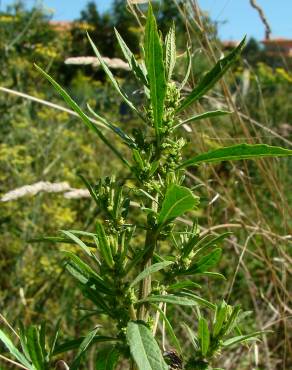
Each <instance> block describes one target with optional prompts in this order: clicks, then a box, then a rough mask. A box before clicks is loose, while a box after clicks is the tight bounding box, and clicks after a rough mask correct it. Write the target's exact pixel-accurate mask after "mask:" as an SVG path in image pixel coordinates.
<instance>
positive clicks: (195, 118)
mask: <svg viewBox="0 0 292 370" xmlns="http://www.w3.org/2000/svg"><path fill="white" fill-rule="evenodd" d="M231 113H232V112H228V111H225V110H214V111H211V112H205V113H202V114H197V115H195V116H192V117H190V118H188V119H186V120H185V121H182V122H180V123H178V124H177V125H176V126H174V127H173V128H174V129H176V128H178V127H180V126H182V125H185V124H186V123H189V122H195V121H200V120H202V119H207V118H214V117H220V116H226V115H227V114H231Z"/></svg>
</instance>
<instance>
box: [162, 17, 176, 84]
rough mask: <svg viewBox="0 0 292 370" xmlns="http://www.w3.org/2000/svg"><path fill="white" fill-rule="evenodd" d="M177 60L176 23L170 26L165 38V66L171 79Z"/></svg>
mask: <svg viewBox="0 0 292 370" xmlns="http://www.w3.org/2000/svg"><path fill="white" fill-rule="evenodd" d="M175 62H176V46H175V25H174V23H173V24H172V26H171V27H170V30H169V32H168V34H167V35H166V38H165V67H166V79H167V80H168V81H170V79H171V76H172V73H173V70H174V67H175Z"/></svg>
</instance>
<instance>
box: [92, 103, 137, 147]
mask: <svg viewBox="0 0 292 370" xmlns="http://www.w3.org/2000/svg"><path fill="white" fill-rule="evenodd" d="M87 108H88V110H89V112H90V113H91V114H92V115H93V116H94V117H95V118H96V119H98V120H99V121H101V122H102V123H103V124H104V125H105V126H106V127H107V128H108V129H110V130H111V131H112V132H114V133H115V134H116V135H118V136H119V138H120V139H122V140H123V142H124V144H126V145H127V146H128V147H130V148H134V147H136V143H135V141H134V140H133V139H132V138H131V137H130V136H129V135H127V134H126V133H125V132H124V131H123V130H122V129H121V128H120V127H118V126H115V125H113V124H112V123H111V122H109V121H108V120H107V119H105V118H104V117H101V116H100V115H99V114H97V113H96V112H95V111H94V110H93V109H92V108H91V106H90V105H89V104H87Z"/></svg>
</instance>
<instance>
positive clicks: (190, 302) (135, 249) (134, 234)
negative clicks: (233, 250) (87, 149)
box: [2, 5, 292, 370]
mask: <svg viewBox="0 0 292 370" xmlns="http://www.w3.org/2000/svg"><path fill="white" fill-rule="evenodd" d="M116 35H117V39H118V42H119V44H120V47H121V49H122V52H123V54H124V57H125V59H126V60H127V61H128V63H129V66H130V68H131V70H132V71H133V73H134V75H135V77H136V78H137V80H138V82H139V83H140V84H142V85H143V88H144V92H145V98H146V103H145V107H144V108H143V109H141V110H140V109H138V108H137V107H135V106H134V105H133V103H132V102H131V101H130V99H129V98H128V97H127V96H126V95H125V93H124V92H123V91H122V90H121V88H120V86H119V84H118V82H117V81H116V80H115V78H114V76H113V75H112V73H111V72H110V70H109V69H108V67H107V66H106V64H105V63H104V61H103V59H102V58H101V56H100V54H99V51H98V50H97V49H96V47H95V45H94V44H93V42H92V41H91V39H90V37H89V41H90V43H91V44H92V47H93V49H94V51H95V53H96V56H97V58H98V59H99V61H100V63H101V65H102V67H103V69H104V71H105V72H106V74H107V76H108V78H109V79H110V80H111V82H112V83H113V86H114V87H115V89H116V90H117V91H118V93H119V94H120V95H121V97H122V98H123V99H124V101H125V102H126V104H128V105H129V107H130V108H131V109H132V110H133V111H134V112H135V113H136V114H137V116H138V117H139V118H140V119H141V121H142V123H141V127H138V128H136V129H134V130H133V132H132V133H131V134H130V133H127V132H124V131H123V130H122V129H121V128H120V127H117V126H116V125H114V124H112V123H111V122H109V121H108V120H107V119H106V118H104V117H101V116H100V115H98V114H96V113H94V112H93V111H92V109H91V108H90V109H89V112H90V113H89V114H91V115H94V118H95V119H98V120H99V121H100V122H101V123H102V124H103V125H104V126H105V127H107V128H108V129H109V130H111V131H112V132H113V133H114V134H116V136H117V138H118V139H120V140H121V141H122V142H123V144H124V145H125V146H126V147H127V148H128V152H129V156H128V157H127V158H126V157H125V156H123V155H122V154H121V152H120V151H119V149H118V148H117V147H116V146H115V145H114V144H113V143H112V142H111V141H109V139H108V138H107V137H106V136H105V134H104V132H103V131H102V130H101V129H100V128H99V126H96V125H95V124H94V122H93V121H92V120H91V118H90V117H91V116H90V115H89V114H86V113H84V112H83V111H82V109H81V108H80V107H79V106H78V105H77V104H76V103H75V102H74V101H73V100H72V98H71V97H70V96H69V95H68V94H67V93H66V92H65V91H64V90H63V89H62V87H61V86H60V85H59V84H58V83H57V82H56V81H55V80H53V78H52V77H50V76H49V75H48V74H47V73H46V72H44V71H43V70H42V69H41V68H40V67H37V69H38V70H39V71H40V72H41V73H42V74H43V75H44V76H45V77H46V78H47V79H48V80H49V81H50V82H51V83H52V85H53V86H54V87H55V88H56V90H57V91H58V92H59V93H60V94H61V95H62V96H63V98H64V100H65V101H66V102H67V103H68V105H69V106H70V107H71V108H72V109H73V110H74V111H75V112H76V113H77V114H78V115H79V116H80V118H81V119H82V121H83V122H84V123H85V124H86V125H87V126H88V127H89V128H90V129H91V130H93V131H94V132H95V133H96V134H97V135H98V137H99V138H100V139H101V140H102V142H103V143H104V144H105V145H106V146H108V147H109V148H110V149H111V150H112V151H113V153H114V154H115V155H116V156H117V158H118V159H119V160H120V161H121V162H122V164H123V165H124V166H125V169H126V171H127V176H128V175H129V174H130V175H131V177H132V186H131V187H130V186H128V185H127V183H125V181H124V180H123V179H121V180H117V179H116V178H115V177H114V176H112V177H110V178H105V179H100V180H99V181H98V182H97V184H96V185H91V184H90V183H89V182H88V181H87V180H85V179H84V178H83V177H82V179H83V181H84V183H85V184H86V186H87V188H88V190H89V192H90V194H91V196H92V199H93V200H94V201H95V202H96V205H97V208H98V209H99V211H100V212H101V215H102V217H100V218H99V219H98V220H97V221H96V230H95V232H93V233H90V232H85V231H78V230H67V231H62V236H61V237H57V238H47V239H46V238H44V240H47V241H49V242H58V243H59V242H61V243H66V244H74V245H77V246H78V247H80V249H81V252H82V253H83V257H82V258H80V257H79V254H77V253H75V252H72V250H66V251H65V252H64V255H65V257H66V261H67V263H66V268H67V270H68V271H69V272H70V273H71V274H72V275H73V277H74V278H75V279H76V280H77V281H78V285H79V287H80V289H81V291H82V293H83V294H84V296H85V297H86V298H87V299H88V300H89V301H91V302H92V303H93V304H94V306H95V309H94V311H93V312H92V314H93V315H104V316H106V317H107V318H108V320H110V321H111V322H112V323H114V325H113V328H112V333H113V334H112V335H109V334H108V333H105V334H106V335H104V334H102V335H98V334H99V332H100V331H102V330H103V329H102V328H99V327H96V328H95V329H93V330H92V331H91V332H90V333H89V334H88V335H87V336H86V337H84V338H78V339H76V340H73V341H72V342H66V343H64V344H61V345H57V346H56V347H55V349H54V351H53V354H55V355H59V354H60V353H64V352H67V351H69V350H71V349H76V348H78V352H77V355H76V357H75V359H74V360H73V362H72V364H71V366H70V368H71V369H78V368H79V366H80V364H81V363H82V357H83V356H84V355H85V354H86V351H87V349H88V348H89V346H90V345H91V344H93V343H94V342H104V343H109V344H108V345H107V346H106V347H103V348H102V349H101V350H100V351H97V354H96V368H97V369H114V368H115V367H116V365H117V363H118V362H119V360H121V361H122V360H125V359H126V360H129V361H130V363H131V366H132V368H135V367H138V368H139V369H142V370H144V369H145V370H146V369H147V370H150V369H155V370H159V369H167V368H168V367H169V365H170V366H172V368H174V366H175V364H176V366H180V367H182V366H185V368H190V369H198V370H199V369H214V368H213V367H212V366H213V361H214V360H216V358H217V357H218V355H219V354H220V351H221V350H222V349H224V348H227V347H229V346H231V345H233V344H237V343H240V342H243V343H246V342H247V341H248V340H255V339H256V338H257V337H258V336H259V335H260V334H261V333H259V332H255V333H251V334H245V333H242V332H241V329H240V320H242V319H244V317H245V313H243V312H241V311H240V308H239V307H238V306H235V307H232V306H230V305H227V304H226V303H225V302H224V301H222V303H221V304H216V303H213V302H210V301H209V300H208V299H206V298H205V292H206V290H204V289H202V292H203V293H202V294H198V293H195V292H197V291H198V290H199V289H200V288H201V287H200V285H199V284H198V283H197V281H199V279H200V277H202V276H208V277H218V278H223V277H222V275H220V274H218V273H216V272H213V271H210V269H212V268H213V267H214V266H216V265H217V264H218V263H219V261H220V258H221V254H222V249H221V248H220V247H218V245H219V244H220V243H221V242H222V241H223V240H224V239H225V238H226V237H227V236H228V235H229V234H228V233H225V234H222V235H220V236H219V237H214V236H212V235H209V234H208V235H205V236H201V235H200V230H199V227H198V225H197V222H196V219H195V221H194V222H193V225H192V227H185V226H184V225H183V224H182V223H181V217H182V216H183V215H184V214H185V213H186V212H193V211H194V210H196V209H197V207H198V205H199V198H198V196H196V195H195V194H194V192H193V191H192V190H191V189H189V188H188V187H187V186H184V185H183V184H184V181H185V169H186V168H187V167H190V166H195V165H200V164H202V163H214V162H220V161H224V160H241V159H249V158H261V157H282V156H289V155H292V151H291V150H287V149H284V148H280V147H273V146H268V145H263V144H261V145H248V144H240V145H235V146H231V147H224V148H220V149H216V150H214V151H210V152H208V153H202V154H199V155H197V156H196V157H194V158H192V159H189V160H183V159H182V157H183V149H184V148H185V146H186V141H185V140H184V138H183V137H181V135H180V127H181V126H182V125H184V124H186V123H190V122H192V121H197V120H198V119H200V118H201V119H202V118H206V116H213V117H216V116H220V115H224V114H228V113H229V112H225V111H213V112H207V113H205V114H203V115H201V116H198V115H196V116H194V117H190V118H188V119H184V120H183V119H182V118H181V114H182V112H183V111H184V110H186V108H188V107H189V106H190V105H191V104H193V103H194V102H195V101H197V100H198V99H200V98H201V97H202V96H203V95H204V94H206V93H207V92H208V91H209V90H210V89H211V88H212V87H213V86H214V84H215V83H216V82H217V81H218V80H219V79H220V78H221V77H222V76H223V75H224V73H225V72H226V71H227V70H228V69H229V68H230V67H231V66H232V65H233V64H234V62H235V61H236V60H237V58H238V56H239V55H240V52H241V50H242V48H243V46H244V40H243V41H242V42H241V43H240V44H239V46H238V47H237V48H235V49H234V50H233V51H232V52H231V53H230V54H229V55H228V56H226V57H225V58H223V59H221V60H219V61H218V63H217V64H216V65H215V66H214V68H213V69H212V70H211V71H210V72H208V73H207V74H206V75H205V77H204V78H203V79H202V80H201V82H200V83H199V84H198V85H197V87H196V88H195V89H194V90H193V91H192V92H191V93H190V94H189V95H188V96H187V97H182V96H181V92H182V87H183V85H184V83H182V84H180V85H179V86H177V85H176V84H175V83H174V82H173V81H172V79H171V78H172V72H173V69H174V67H175V63H176V50H175V30H174V26H172V27H171V29H170V31H169V33H168V34H167V36H166V39H165V42H164V43H162V40H161V37H160V34H159V32H158V30H157V25H156V20H155V18H154V15H153V12H152V8H151V5H149V11H148V16H147V23H146V27H145V42H144V54H145V63H138V61H137V60H136V59H135V56H134V55H133V54H132V52H131V51H130V50H129V48H128V47H127V45H126V44H125V43H124V41H123V39H122V37H121V36H120V35H119V33H118V32H117V31H116ZM187 78H188V75H186V78H185V81H186V80H187ZM192 217H193V218H195V215H194V214H192ZM142 238H143V239H144V246H143V247H141V246H140V243H141V239H142ZM154 274H155V275H154ZM154 276H155V280H154V278H153V277H154ZM194 278H196V279H197V281H193V280H194ZM172 305H174V306H176V305H179V306H185V309H186V310H188V312H189V311H190V310H191V308H194V309H193V310H192V311H191V312H192V313H193V314H194V323H197V325H195V324H194V328H189V327H187V326H185V329H186V330H187V333H188V334H189V337H190V341H191V343H192V345H193V347H194V351H193V353H192V355H191V356H187V355H185V354H184V353H183V351H182V349H181V344H180V340H179V338H178V336H177V334H176V332H177V328H173V327H172V325H171V323H170V317H169V316H168V315H167V311H166V310H167V308H168V307H169V306H172ZM209 312H211V314H212V316H213V317H212V320H210V321H209V320H207V317H209V315H208V313H209ZM160 319H162V321H163V323H164V327H165V330H166V331H167V332H168V335H169V338H170V340H171V341H172V343H173V345H174V346H175V347H176V351H177V352H174V351H166V352H165V353H164V354H163V353H162V352H161V349H160V345H159V344H158V342H157V341H156V339H155V336H156V332H157V326H158V321H159V320H160ZM195 328H197V335H196V334H195ZM234 333H235V336H233V337H232V336H231V334H234ZM163 335H164V330H163ZM2 341H3V338H2ZM35 342H36V343H39V346H40V348H42V343H41V341H40V338H39V337H37V336H36V337H35ZM162 342H163V341H162ZM4 343H5V341H4ZM10 348H12V347H11V346H10V347H8V349H9V350H10ZM11 353H12V354H13V352H12V351H11ZM16 358H17V357H16ZM18 360H19V358H18ZM27 361H29V358H27ZM31 361H32V363H29V364H28V363H26V364H25V366H26V367H27V368H29V369H34V368H36V369H45V368H46V367H45V366H47V363H44V362H42V361H38V362H37V363H35V362H33V360H32V359H31Z"/></svg>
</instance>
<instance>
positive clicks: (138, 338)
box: [127, 322, 168, 370]
mask: <svg viewBox="0 0 292 370" xmlns="http://www.w3.org/2000/svg"><path fill="white" fill-rule="evenodd" d="M127 340H128V343H129V346H130V351H131V355H132V357H133V359H134V360H135V362H136V364H137V365H138V368H139V370H167V369H168V366H167V364H166V363H165V361H164V359H163V356H162V353H161V351H160V348H159V346H158V344H157V342H156V340H155V338H154V337H153V335H152V333H151V331H150V330H149V329H148V328H147V327H146V326H145V325H144V324H142V323H136V322H129V324H128V327H127Z"/></svg>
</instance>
